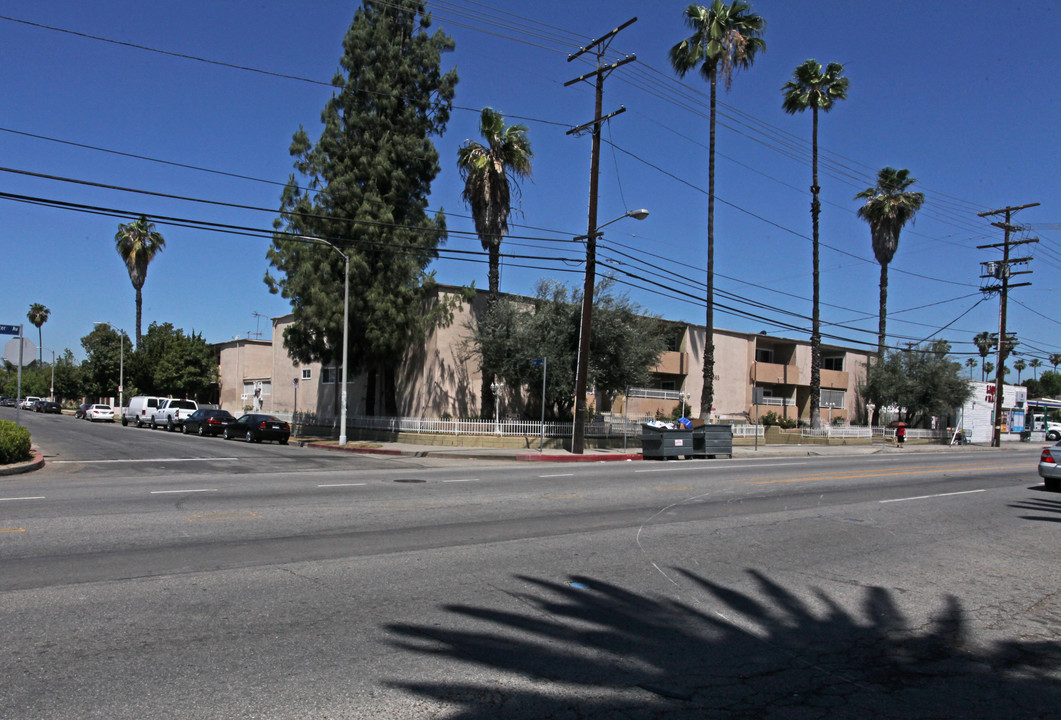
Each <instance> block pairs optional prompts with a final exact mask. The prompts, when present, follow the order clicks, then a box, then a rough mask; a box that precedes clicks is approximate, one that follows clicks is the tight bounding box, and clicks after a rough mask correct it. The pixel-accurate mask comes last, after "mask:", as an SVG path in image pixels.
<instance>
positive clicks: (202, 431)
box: [184, 424, 206, 437]
mask: <svg viewBox="0 0 1061 720" xmlns="http://www.w3.org/2000/svg"><path fill="white" fill-rule="evenodd" d="M184 427H188V425H187V424H185V425H184ZM204 435H206V431H205V430H203V426H202V425H200V426H199V437H203V436H204Z"/></svg>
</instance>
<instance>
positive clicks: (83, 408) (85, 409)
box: [74, 403, 92, 419]
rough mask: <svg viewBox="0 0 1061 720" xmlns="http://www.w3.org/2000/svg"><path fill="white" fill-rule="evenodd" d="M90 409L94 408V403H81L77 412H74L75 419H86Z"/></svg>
mask: <svg viewBox="0 0 1061 720" xmlns="http://www.w3.org/2000/svg"><path fill="white" fill-rule="evenodd" d="M90 407H92V403H81V404H80V405H78V406H77V410H74V417H75V418H79V419H83V418H84V417H85V413H86V412H88V409H89V408H90Z"/></svg>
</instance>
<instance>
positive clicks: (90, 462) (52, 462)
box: [48, 457, 239, 465]
mask: <svg viewBox="0 0 1061 720" xmlns="http://www.w3.org/2000/svg"><path fill="white" fill-rule="evenodd" d="M213 460H239V458H234V457H218V458H211V457H201V458H146V459H136V460H49V461H48V464H49V465H65V464H75V463H76V464H78V465H106V464H110V463H152V462H208V461H213Z"/></svg>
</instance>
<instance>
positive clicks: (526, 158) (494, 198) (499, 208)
mask: <svg viewBox="0 0 1061 720" xmlns="http://www.w3.org/2000/svg"><path fill="white" fill-rule="evenodd" d="M479 133H480V134H481V135H482V136H483V139H484V140H485V141H486V143H485V144H483V143H478V142H475V141H473V140H467V141H465V143H464V144H463V145H462V146H461V147H460V149H458V150H457V168H458V169H459V170H460V174H461V177H462V178H464V192H463V193H462V194H461V197H463V198H464V202H465V203H466V204H467V205H468V207H469V208H471V211H472V220H474V221H475V232H476V234H477V235H478V236H479V242H480V243H482V246H483V250H486V251H487V252H489V253H490V273H489V283H490V295H489V296H488V298H487V306H488V307H492V306H493V304H494V302H495V301H496V300H497V293H498V291H499V290H500V285H501V279H500V265H501V238H502V237H504V236H505V234H507V233H508V215H509V213H510V212H511V211H512V187H513V186H514V187H515V188H516V190H517V192H518V191H519V180H520V179H523V178H526V177H529V176H530V174H531V158H532V157H534V153H533V152H532V151H531V146H530V141H529V140H527V128H526V126H524V125H510V126H508V127H505V118H504V117H502V115H501V113H499V112H497V111H496V110H494V109H492V108H488V107H487V108H483V111H482V113H481V114H480V116H479ZM482 375H483V378H482V389H481V397H482V399H483V401H482V407H481V408H480V410H481V414H482V416H483V417H490V416H491V415H493V414H494V403H495V399H494V394H493V390H492V389H491V387H490V385H491V384H492V380H493V372H492V370H491V369H490V368H487V367H483V368H482Z"/></svg>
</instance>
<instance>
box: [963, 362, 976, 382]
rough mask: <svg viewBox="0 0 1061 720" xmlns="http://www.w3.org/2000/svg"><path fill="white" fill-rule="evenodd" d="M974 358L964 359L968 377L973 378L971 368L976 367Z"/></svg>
mask: <svg viewBox="0 0 1061 720" xmlns="http://www.w3.org/2000/svg"><path fill="white" fill-rule="evenodd" d="M976 364H977V363H976V358H969V359H968V360H966V361H965V367H967V368H969V379H970V380H972V379H973V368H974V367H976Z"/></svg>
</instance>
